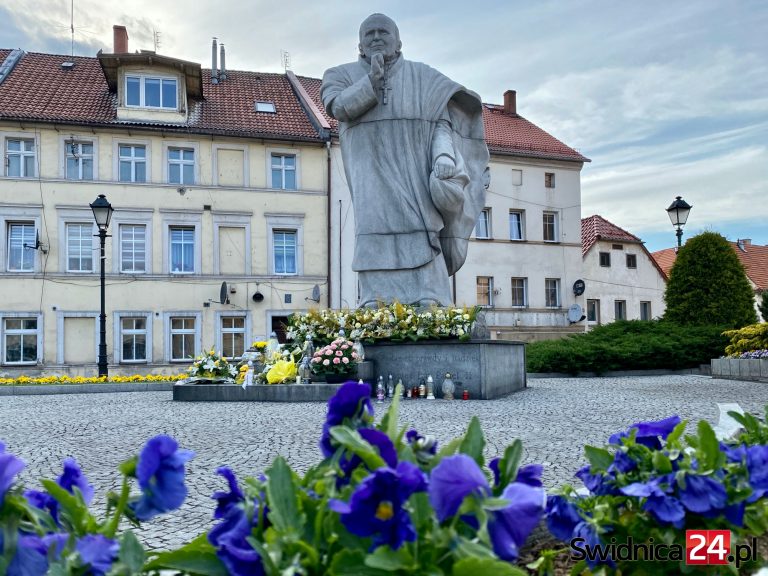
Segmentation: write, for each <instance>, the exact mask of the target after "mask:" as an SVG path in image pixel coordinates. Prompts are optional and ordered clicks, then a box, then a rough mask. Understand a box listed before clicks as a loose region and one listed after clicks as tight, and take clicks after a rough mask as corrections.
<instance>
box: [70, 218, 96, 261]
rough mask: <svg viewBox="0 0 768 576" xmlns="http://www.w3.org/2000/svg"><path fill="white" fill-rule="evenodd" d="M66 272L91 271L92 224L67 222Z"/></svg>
mask: <svg viewBox="0 0 768 576" xmlns="http://www.w3.org/2000/svg"><path fill="white" fill-rule="evenodd" d="M66 230H67V272H93V224H82V223H72V222H70V223H67V225H66Z"/></svg>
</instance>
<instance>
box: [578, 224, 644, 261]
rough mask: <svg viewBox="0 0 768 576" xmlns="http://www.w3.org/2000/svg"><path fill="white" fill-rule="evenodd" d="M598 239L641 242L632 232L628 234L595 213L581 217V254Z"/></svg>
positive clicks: (584, 253)
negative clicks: (587, 216)
mask: <svg viewBox="0 0 768 576" xmlns="http://www.w3.org/2000/svg"><path fill="white" fill-rule="evenodd" d="M598 240H616V241H617V242H632V243H633V244H642V240H640V238H638V237H637V236H635V235H634V234H630V233H629V232H627V231H626V230H624V229H623V228H619V227H618V226H616V224H613V223H611V222H608V220H606V219H605V218H603V217H602V216H598V215H597V214H595V215H594V216H590V217H589V218H582V219H581V255H582V256H585V255H586V254H587V252H589V249H590V248H592V246H594V245H595V242H597V241H598Z"/></svg>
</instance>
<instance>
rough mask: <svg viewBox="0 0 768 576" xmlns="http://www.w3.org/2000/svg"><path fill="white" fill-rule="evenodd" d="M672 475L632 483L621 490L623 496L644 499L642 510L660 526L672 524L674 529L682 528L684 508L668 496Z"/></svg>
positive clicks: (678, 501) (672, 497)
mask: <svg viewBox="0 0 768 576" xmlns="http://www.w3.org/2000/svg"><path fill="white" fill-rule="evenodd" d="M673 477H674V476H673V475H665V476H661V477H659V478H652V479H650V480H649V481H648V482H634V483H632V484H629V485H627V486H624V487H622V488H621V493H622V494H624V495H625V496H632V497H635V498H645V499H646V500H645V502H644V503H643V510H645V511H646V512H648V513H649V514H650V515H651V516H653V517H654V518H655V519H656V520H657V521H659V522H661V523H662V524H672V525H673V526H674V527H675V528H682V527H683V524H684V520H685V508H684V507H683V505H682V503H681V502H680V500H678V499H677V498H675V497H674V496H670V495H669V492H671V491H672V489H671V488H670V487H669V486H667V487H666V488H665V487H664V486H665V485H668V483H669V482H671V481H672V479H673Z"/></svg>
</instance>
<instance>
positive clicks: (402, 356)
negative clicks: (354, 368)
mask: <svg viewBox="0 0 768 576" xmlns="http://www.w3.org/2000/svg"><path fill="white" fill-rule="evenodd" d="M365 358H366V360H373V362H374V364H375V370H376V377H378V376H379V375H382V376H384V381H385V382H386V381H387V379H388V376H389V375H390V374H392V378H393V380H394V381H395V382H397V380H398V379H402V381H403V385H404V386H406V387H411V388H412V387H413V386H417V385H418V384H419V379H420V378H424V379H426V377H427V376H429V375H431V376H432V379H433V380H434V390H435V397H436V398H442V397H443V392H442V383H443V379H444V378H445V373H446V372H450V373H451V376H452V378H453V381H454V384H455V385H456V391H455V392H454V396H455V397H456V398H457V399H458V398H461V394H462V392H463V391H464V390H467V391H468V392H469V397H470V399H478V398H480V399H483V400H489V399H492V398H499V397H500V396H505V395H507V394H510V393H512V392H516V391H517V390H521V389H523V388H525V386H526V374H525V344H524V343H522V342H510V341H507V340H471V341H469V342H458V341H456V340H430V341H419V342H397V343H395V342H381V343H376V344H366V345H365Z"/></svg>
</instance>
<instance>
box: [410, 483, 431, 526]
mask: <svg viewBox="0 0 768 576" xmlns="http://www.w3.org/2000/svg"><path fill="white" fill-rule="evenodd" d="M407 506H408V508H409V509H410V511H411V520H413V524H414V525H415V526H416V531H417V532H419V533H421V530H420V529H421V528H422V527H426V526H429V525H431V524H432V513H433V510H434V509H433V508H432V505H431V504H430V503H429V496H428V495H427V493H426V492H416V494H413V495H412V496H411V497H410V498H409V499H408V505H407Z"/></svg>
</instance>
